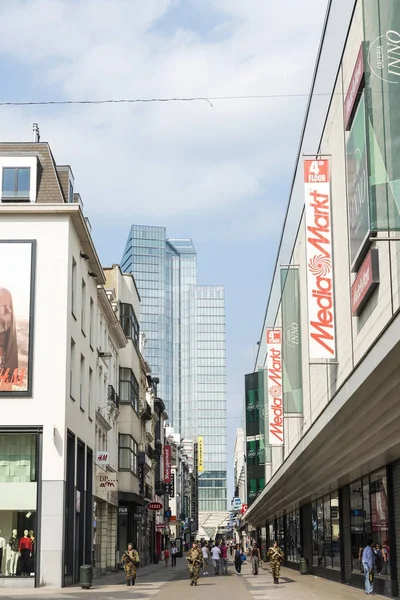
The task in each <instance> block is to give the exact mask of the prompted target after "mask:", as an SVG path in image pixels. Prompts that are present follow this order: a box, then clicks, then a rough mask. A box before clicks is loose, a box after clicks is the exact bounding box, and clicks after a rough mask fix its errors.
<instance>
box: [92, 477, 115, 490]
mask: <svg viewBox="0 0 400 600" xmlns="http://www.w3.org/2000/svg"><path fill="white" fill-rule="evenodd" d="M96 479H97V482H96V483H97V486H96V487H97V489H98V490H117V474H116V473H102V474H101V475H97V478H96Z"/></svg>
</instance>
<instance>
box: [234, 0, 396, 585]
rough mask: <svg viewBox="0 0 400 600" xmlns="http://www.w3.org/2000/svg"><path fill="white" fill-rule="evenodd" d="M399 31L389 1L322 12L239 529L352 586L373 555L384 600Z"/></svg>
mask: <svg viewBox="0 0 400 600" xmlns="http://www.w3.org/2000/svg"><path fill="white" fill-rule="evenodd" d="M399 32H400V6H399V5H398V3H397V2H395V1H392V0H387V1H386V2H384V3H383V2H381V3H379V2H375V1H374V0H358V1H353V0H352V1H349V0H332V1H331V2H329V10H328V13H327V18H326V22H325V25H324V32H323V38H322V42H321V47H320V50H319V54H318V60H317V66H316V70H315V74H314V80H313V88H312V93H313V95H312V96H311V97H310V101H309V105H308V109H307V115H306V120H305V125H304V129H303V133H302V139H301V145H300V148H299V153H298V161H297V164H296V169H295V175H294V179H293V184H292V191H291V195H290V199H289V206H288V213H287V219H286V222H285V228H284V230H283V233H282V240H281V245H280V250H279V254H278V258H277V262H276V267H275V274H274V279H273V283H272V286H271V292H270V297H269V301H268V307H267V311H266V317H265V321H264V325H263V328H262V336H261V339H260V345H259V352H258V356H257V361H256V368H258V369H260V368H263V369H265V368H267V369H268V377H269V385H268V394H269V396H268V401H267V404H266V406H263V407H262V408H263V409H265V410H264V412H263V413H262V414H264V415H268V421H267V430H266V432H265V440H264V441H265V454H264V455H263V456H264V459H265V464H264V469H265V470H264V472H265V486H264V487H263V489H262V490H259V493H258V496H257V497H256V498H255V499H254V501H253V503H252V505H251V506H250V507H249V510H248V512H247V514H246V516H245V519H244V520H245V522H246V523H247V526H248V529H253V528H256V529H257V530H258V532H259V537H261V532H262V531H265V532H266V533H265V534H266V537H267V540H265V541H266V543H267V544H269V543H271V542H272V541H273V539H275V538H277V539H278V540H279V542H280V544H281V545H282V547H283V548H284V550H285V555H286V561H287V564H288V565H289V566H291V567H293V568H299V561H300V558H301V556H304V557H305V558H306V560H307V561H308V567H309V570H310V571H311V573H313V574H315V575H320V576H324V577H327V578H330V579H333V580H335V581H338V582H344V583H347V584H351V585H354V586H357V587H362V586H363V579H364V576H363V575H362V574H361V573H360V564H359V551H360V548H361V547H363V546H364V545H365V544H366V543H367V541H368V539H369V538H371V539H372V540H373V541H374V543H376V544H379V546H380V552H381V557H382V558H381V560H382V564H381V565H380V567H379V568H378V567H377V569H376V573H375V590H376V591H377V592H380V593H384V594H386V595H388V596H391V597H398V583H397V574H396V573H398V572H399V571H398V560H399V557H400V540H399V538H398V531H399V525H400V501H399V498H400V446H399V440H400V409H399V403H398V397H399V391H400V378H399V369H398V365H399V356H400V259H399V257H400V241H399V239H400V236H399V229H400V219H399V216H400V202H399V191H398V184H397V182H398V180H399V176H398V173H397V171H398V164H399V163H398V158H397V157H398V139H399V122H400V119H399V116H400V115H399V92H398V88H399V86H398V85H396V84H398V82H399V75H400V73H399V72H398V70H397V67H396V65H397V62H396V61H393V60H392V54H393V51H394V48H395V46H396V44H395V40H397V42H398V40H399V39H400V33H399ZM397 42H396V43H397ZM397 47H398V46H397ZM319 92H324V94H326V92H331V95H330V96H325V95H324V94H323V95H322V96H319V95H318V93H319ZM303 155H307V156H306V157H304V156H303Z"/></svg>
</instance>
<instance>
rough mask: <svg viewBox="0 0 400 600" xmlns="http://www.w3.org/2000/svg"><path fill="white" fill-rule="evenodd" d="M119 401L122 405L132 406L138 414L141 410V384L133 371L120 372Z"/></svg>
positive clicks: (124, 370)
mask: <svg viewBox="0 0 400 600" xmlns="http://www.w3.org/2000/svg"><path fill="white" fill-rule="evenodd" d="M119 401H120V403H121V404H131V405H132V407H133V408H134V409H135V411H136V412H138V410H139V384H138V382H137V379H136V377H135V375H134V374H133V371H132V369H126V368H122V367H121V368H120V370H119Z"/></svg>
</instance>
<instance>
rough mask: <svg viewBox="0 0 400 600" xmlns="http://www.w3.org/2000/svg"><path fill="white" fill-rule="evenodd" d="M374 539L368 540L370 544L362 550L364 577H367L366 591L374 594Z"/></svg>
mask: <svg viewBox="0 0 400 600" xmlns="http://www.w3.org/2000/svg"><path fill="white" fill-rule="evenodd" d="M372 545H373V542H372V540H369V541H368V544H367V545H366V546H365V548H364V550H363V552H362V558H361V560H362V564H363V567H364V577H365V593H366V594H372V593H373V591H374V585H373V568H374V564H375V557H374V553H373V551H372Z"/></svg>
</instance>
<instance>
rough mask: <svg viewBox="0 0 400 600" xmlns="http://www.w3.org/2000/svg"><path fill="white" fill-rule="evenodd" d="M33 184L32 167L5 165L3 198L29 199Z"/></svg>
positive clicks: (13, 199) (14, 199)
mask: <svg viewBox="0 0 400 600" xmlns="http://www.w3.org/2000/svg"><path fill="white" fill-rule="evenodd" d="M30 185H31V169H30V167H4V168H3V185H2V193H1V198H2V200H6V201H7V200H8V201H10V202H12V201H18V200H29V198H30Z"/></svg>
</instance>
